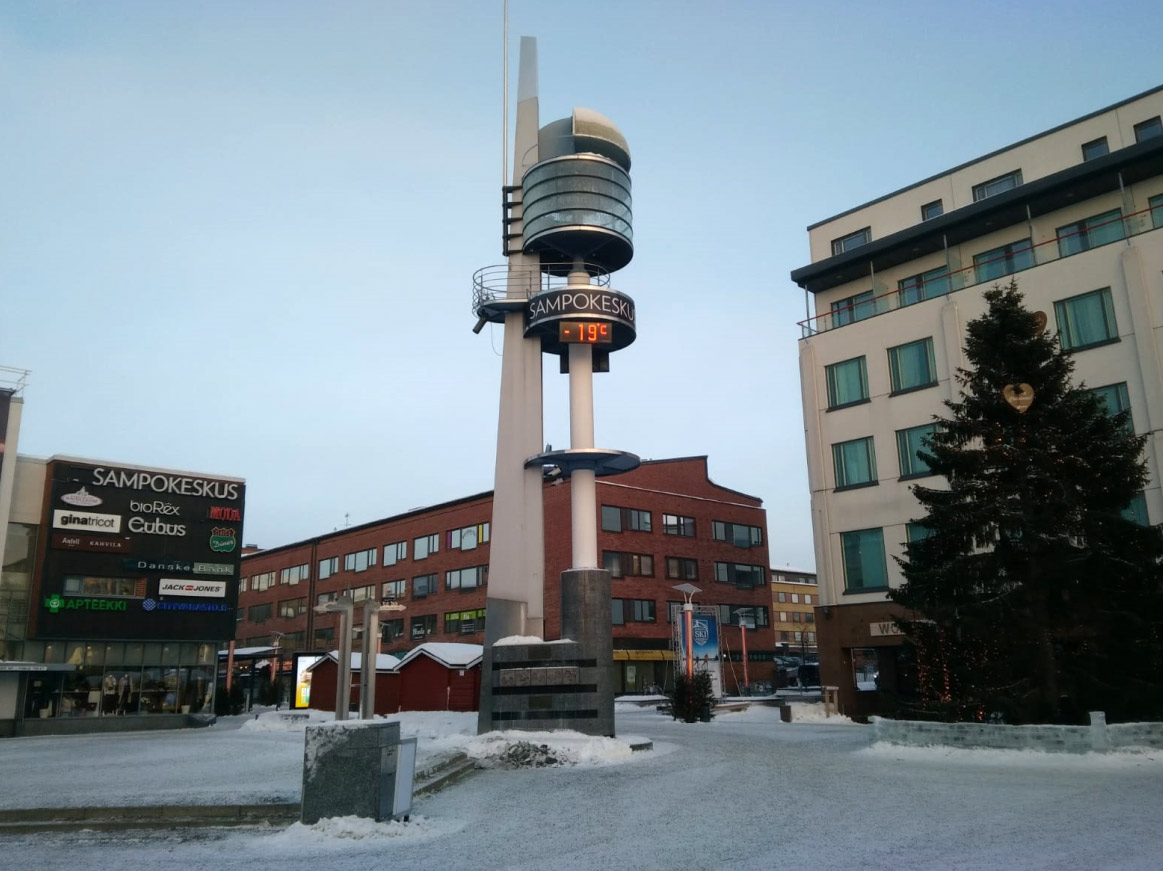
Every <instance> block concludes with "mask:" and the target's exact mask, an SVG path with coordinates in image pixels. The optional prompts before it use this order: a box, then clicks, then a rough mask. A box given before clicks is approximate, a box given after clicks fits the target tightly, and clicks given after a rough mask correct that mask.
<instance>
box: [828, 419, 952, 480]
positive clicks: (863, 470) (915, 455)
mask: <svg viewBox="0 0 1163 871" xmlns="http://www.w3.org/2000/svg"><path fill="white" fill-rule="evenodd" d="M936 431H937V425H936V424H934V423H926V424H922V425H921V426H913V427H909V428H907V429H898V430H897V431H896V450H897V466H898V468H899V469H900V480H908V479H910V478H920V477H923V476H924V475H929V474H931V472H930V469H929V466H928V464H927V463H926V462H925V460H924V459H923V458H922V456H921V452H922V451H927V450H928V438H929V436H931V435H932V434H933V433H934V432H936ZM832 469H833V472H834V476H835V481H836V489H837V490H850V489H853V488H856V487H869V486H871V485H873V484H876V483H878V481H879V479H878V477H877V474H876V450H875V448H874V445H873V437H872V436H866V437H865V438H859V439H851V440H850V441H846V442H838V443H836V444H834V445H832Z"/></svg>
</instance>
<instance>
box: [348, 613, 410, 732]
mask: <svg viewBox="0 0 1163 871" xmlns="http://www.w3.org/2000/svg"><path fill="white" fill-rule="evenodd" d="M403 610H405V606H404V605H398V604H396V603H395V602H375V601H372V600H371V599H367V600H365V601H364V603H363V656H362V657H361V658H362V659H363V662H361V663H360V669H361V671H360V678H359V685H360V690H359V718H360V719H361V720H372V719H374V718H375V715H376V660H377V659H378V658H379V653H380V614H382V613H387V612H390V611H403Z"/></svg>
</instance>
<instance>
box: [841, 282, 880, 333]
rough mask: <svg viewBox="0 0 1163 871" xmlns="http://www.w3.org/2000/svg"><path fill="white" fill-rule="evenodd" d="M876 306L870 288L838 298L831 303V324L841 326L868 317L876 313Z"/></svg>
mask: <svg viewBox="0 0 1163 871" xmlns="http://www.w3.org/2000/svg"><path fill="white" fill-rule="evenodd" d="M877 308H878V303H877V300H876V299H875V297H873V295H872V291H871V290H866V291H864V293H858V294H856V296H849V297H845V298H844V299H838V300H836V301H835V302H833V303H832V326H833V327H842V326H844V325H845V324H851V323H855V322H856V321H862V320H864V319H865V318H870V317H872V316H873V315H874V314H876V313H877Z"/></svg>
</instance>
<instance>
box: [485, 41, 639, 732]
mask: <svg viewBox="0 0 1163 871" xmlns="http://www.w3.org/2000/svg"><path fill="white" fill-rule="evenodd" d="M517 95H518V96H517V128H516V137H515V140H514V159H513V168H514V173H513V176H514V179H520V183H519V184H514V185H511V186H508V187H506V188H505V190H504V218H503V221H504V233H503V238H504V253H505V256H506V257H507V259H508V262H507V263H506V264H505V265H504V266H499V267H486V268H485V269H481V270H479V271H478V272H477V273H476V275H475V276H474V299H473V308H474V312H475V313H476V315H477V326H476V330H477V331H479V330H480V329H481V328H482V327H483V326H484V324H485V323H489V322H492V323H498V324H504V331H505V332H504V345H503V356H502V363H501V400H500V417H499V424H498V428H497V464H496V483H495V490H494V500H493V519H492V525H491V545H490V546H491V551H490V554H491V556H490V563H489V580H488V598H487V609H488V614H487V621H486V629H485V652H484V662H483V667H484V674H483V677H482V681H481V713H480V721H479V730H480V731H482V732H484V731H489V730H491V729H497V728H527V729H534V730H536V729H546V728H574V729H578V730H580V731H585V732H590V733H592V734H613V693H612V684H611V682H610V666H611V655H612V654H611V646H612V644H611V634H610V633H611V621H610V593H609V574H608V573H607V572H605V571H604V570H602V569H601V567H600V565H599V562H598V553H597V516H598V515H597V499H596V492H595V479H596V477H598V476H600V475H610V474H617V473H619V472H627V471H630V470H631V469H634V468H636V467H637V466H638V464H639V459H638V457H636V456H635V455H633V454H630V453H627V452H625V451H617V450H609V449H601V448H597V447H595V446H594V413H593V373H594V372H606V371H608V370H609V360H610V353H611V352H612V351H616V350H620V349H621V348H624V347H626V346H627V345H629V344H630V343H631V342H633V341H634V338H635V335H636V327H635V312H634V301H633V300H632V299H630V297H628V296H626V295H625V294H623V293H620V292H619V291H617V290H614V289H612V288H611V287H610V273H612V272H614V271H615V270H618V269H621V268H622V267H623V266H625V265H626V264H627V263H629V262H630V259H631V257H633V254H634V248H633V243H632V238H633V230H632V223H631V201H630V175H629V170H630V151H629V148H628V147H627V144H626V140H625V138H624V137H623V136H622V134H621V132H619V130H618V129H617V128H616V127H615V126H614V125H613V123H611V122H610V121H609V119H607V118H605V117H604V116H602V115H600V114H598V113H597V112H593V111H591V110H588V109H575V110H574V111H573V112H572V114H571V115H570V116H569V117H568V118H563V119H560V120H557V121H553V122H551V123H549V124H546V125H545V126H544V127H539V121H538V105H537V59H536V42H535V41H534V40H533V39H530V38H522V40H521V56H520V72H519V78H518V92H517ZM542 354H553V355H555V356H557V357H558V358H559V360H560V370H561V372H562V373H568V374H569V396H570V447H569V448H568V449H565V450H557V451H550V450H546V451H542V450H541V445H542V441H543V439H542V384H541V355H542ZM546 467H555V468H556V469H557V470H559V471H560V474H561V475H562V476H564V477H568V478H572V489H571V493H572V501H571V511H572V545H573V568H572V569H570V570H569V571H566V572H564V573H563V575H562V586H561V596H562V640H561V641H560V642H557V643H555V644H552V645H549V644H544V643H536V644H528V643H526V644H518V645H514V644H506V645H500V646H496V647H494V645H495V643H496V642H497V640H498V639H502V638H511V637H513V636H523V637H525V638H526V639H529V638H531V637H536V638H541V639H543V638H544V637H545V626H544V619H545V611H544V589H545V579H544V577H543V573H544V568H543V567H544V561H545V560H544V537H543V528H542V524H543V521H542V504H541V487H542V475H543V472H544V470H545V469H546ZM566 640H568V641H569V642H570V643H568V644H567V643H565V642H566ZM531 681H532V682H531Z"/></svg>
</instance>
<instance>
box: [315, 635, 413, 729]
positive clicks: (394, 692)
mask: <svg viewBox="0 0 1163 871" xmlns="http://www.w3.org/2000/svg"><path fill="white" fill-rule="evenodd" d="M362 663H363V657H362V656H361V654H359V653H353V654H352V655H351V697H350V699H349V700H348V710H349V711H351V710H356V711H358V710H359V687H360V679H361V678H362V676H363V672H362ZM399 664H400V660H399V659H397V658H396V657H394V656H391V655H390V654H387V653H381V654H379V656H377V657H376V713H377V714H394V713H396V712H397V711H399V710H400V675H399V674H398V673H397V671H396V667H397V666H398V665H399ZM307 671H308V673H310V675H311V708H312V709H314V710H316V711H334V710H335V682H336V680H337V679H338V677H339V651H338V650H333V651H331V652H330V653H329V654H327V655H326V656H325V657H323V658H322V659H320V660H319V661H318V662H317V663H315V664H314V665H313V666H311V667H310V668H309V669H307Z"/></svg>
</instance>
